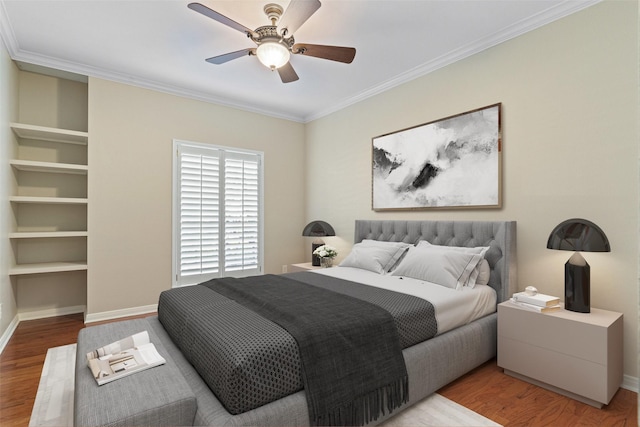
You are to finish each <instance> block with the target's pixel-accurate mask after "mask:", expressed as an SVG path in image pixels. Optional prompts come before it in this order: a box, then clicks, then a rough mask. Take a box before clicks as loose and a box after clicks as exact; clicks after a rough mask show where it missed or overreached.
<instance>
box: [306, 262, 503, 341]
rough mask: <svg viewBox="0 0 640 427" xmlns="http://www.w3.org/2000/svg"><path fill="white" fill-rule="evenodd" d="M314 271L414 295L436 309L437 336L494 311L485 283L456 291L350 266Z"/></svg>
mask: <svg viewBox="0 0 640 427" xmlns="http://www.w3.org/2000/svg"><path fill="white" fill-rule="evenodd" d="M312 272H313V273H314V274H322V275H325V276H331V277H336V278H339V279H343V280H349V281H352V282H358V283H362V284H365V285H369V286H375V287H377V288H381V289H387V290H390V291H395V292H401V293H404V294H408V295H413V296H416V297H418V298H421V299H424V300H426V301H429V302H430V303H431V304H433V306H434V308H435V316H436V322H437V323H438V332H437V335H440V334H443V333H445V332H447V331H450V330H452V329H455V328H458V327H460V326H462V325H466V324H468V323H471V322H473V321H474V320H476V319H480V318H482V317H484V316H486V315H488V314H491V313H494V312H495V311H496V304H497V295H496V291H495V290H494V289H493V288H492V287H490V286H487V285H479V284H477V285H475V287H473V288H470V287H466V286H465V287H463V288H462V289H459V290H456V289H451V288H447V287H445V286H441V285H437V284H435V283H431V282H426V281H423V280H418V279H412V278H411V277H404V276H393V275H389V274H378V273H374V272H372V271H368V270H363V269H360V268H352V267H335V268H322V269H318V270H312Z"/></svg>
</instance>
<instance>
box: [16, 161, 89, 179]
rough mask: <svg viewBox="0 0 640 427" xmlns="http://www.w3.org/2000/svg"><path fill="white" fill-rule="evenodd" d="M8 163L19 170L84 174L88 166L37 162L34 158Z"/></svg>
mask: <svg viewBox="0 0 640 427" xmlns="http://www.w3.org/2000/svg"><path fill="white" fill-rule="evenodd" d="M9 164H10V165H11V166H12V167H13V168H14V169H17V170H19V171H27V172H46V173H64V174H77V175H86V174H87V171H88V170H89V167H88V166H86V165H73V164H69V163H53V162H37V161H34V160H10V161H9Z"/></svg>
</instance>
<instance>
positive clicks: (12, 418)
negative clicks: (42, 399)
mask: <svg viewBox="0 0 640 427" xmlns="http://www.w3.org/2000/svg"><path fill="white" fill-rule="evenodd" d="M119 320H122V319H119ZM84 326H85V325H84V323H83V317H82V315H69V316H60V317H54V318H49V319H41V320H31V321H25V322H21V323H20V325H18V328H17V329H16V331H15V333H14V335H13V337H12V338H11V340H10V341H9V343H8V344H7V346H6V348H5V349H4V351H3V353H2V355H1V356H0V425H1V426H12V427H13V426H15V427H26V426H28V425H29V418H30V416H31V410H32V408H33V402H34V400H35V396H36V391H37V389H38V382H39V379H40V373H41V371H42V365H43V363H44V358H45V355H46V352H47V349H48V348H51V347H57V346H61V345H66V344H72V343H74V342H76V338H77V336H78V332H79V331H80V329H82V328H83V327H84ZM438 393H440V394H441V395H443V396H445V397H447V398H449V399H451V400H453V401H454V402H457V403H459V404H461V405H463V406H465V407H467V408H469V409H471V410H473V411H475V412H477V413H479V414H481V415H483V416H485V417H487V418H489V419H492V420H493V421H495V422H497V423H500V424H502V425H504V426H505V427H511V426H554V427H556V426H558V427H562V426H598V427H601V426H627V427H631V426H637V425H638V395H637V394H636V393H634V392H631V391H629V390H624V389H620V390H619V391H618V393H617V394H616V395H615V396H614V398H613V400H612V401H611V403H610V404H609V405H608V406H606V407H604V408H603V409H596V408H593V407H591V406H589V405H585V404H583V403H580V402H577V401H575V400H573V399H569V398H567V397H564V396H560V395H558V394H556V393H553V392H550V391H547V390H545V389H542V388H540V387H536V386H534V385H531V384H528V383H526V382H523V381H520V380H518V379H515V378H512V377H509V376H507V375H505V374H503V373H502V369H500V368H499V367H498V366H497V365H496V361H495V359H494V360H491V361H489V362H487V363H485V364H483V365H482V366H480V367H478V368H477V369H475V370H473V371H472V372H470V373H468V374H467V375H465V376H463V377H462V378H460V379H458V380H456V381H454V382H453V383H451V384H449V385H447V386H445V387H444V388H442V389H441V390H439V391H438Z"/></svg>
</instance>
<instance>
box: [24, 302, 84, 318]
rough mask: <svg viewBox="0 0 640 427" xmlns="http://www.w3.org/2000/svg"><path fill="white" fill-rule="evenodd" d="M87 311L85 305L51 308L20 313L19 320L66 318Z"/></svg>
mask: <svg viewBox="0 0 640 427" xmlns="http://www.w3.org/2000/svg"><path fill="white" fill-rule="evenodd" d="M86 309H87V307H86V306H84V305H75V306H72V307H62V308H51V309H48V310H38V311H25V312H22V313H18V320H20V321H21V322H22V321H24V320H35V319H46V318H47V317H56V316H65V315H67V314H77V313H84V312H85V310H86Z"/></svg>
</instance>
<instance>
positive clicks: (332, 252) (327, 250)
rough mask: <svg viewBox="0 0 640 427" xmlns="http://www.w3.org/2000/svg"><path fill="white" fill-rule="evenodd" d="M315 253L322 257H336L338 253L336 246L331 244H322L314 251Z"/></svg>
mask: <svg viewBox="0 0 640 427" xmlns="http://www.w3.org/2000/svg"><path fill="white" fill-rule="evenodd" d="M313 254H314V255H315V256H317V257H320V258H331V259H333V258H335V257H336V256H337V255H338V252H337V251H336V248H334V247H333V246H329V245H322V246H320V247H318V248H316V250H315V251H313Z"/></svg>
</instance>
